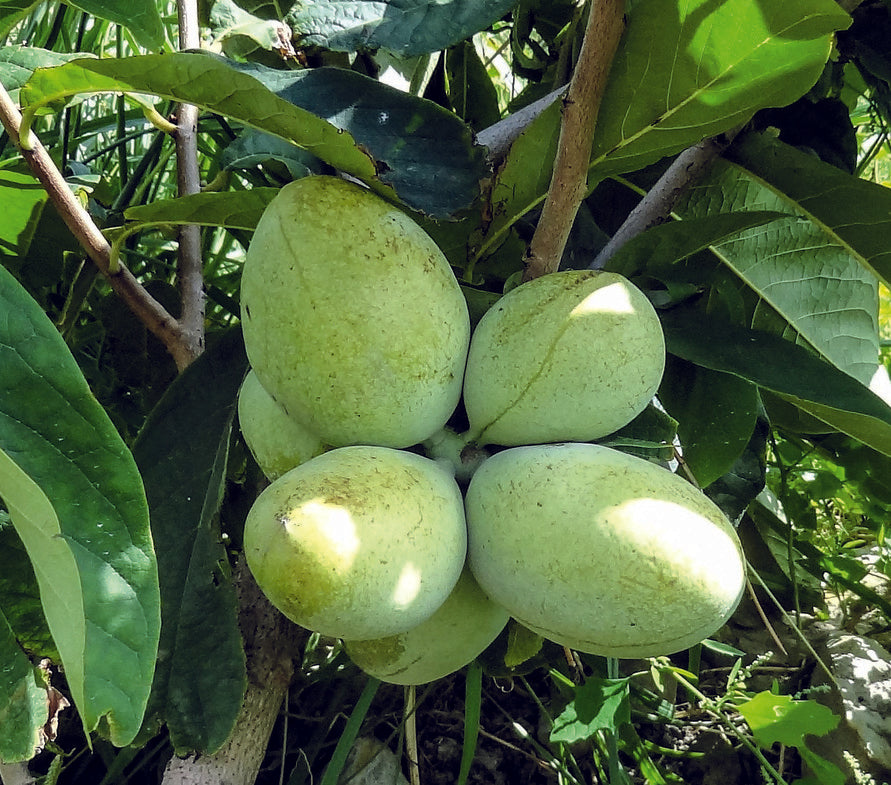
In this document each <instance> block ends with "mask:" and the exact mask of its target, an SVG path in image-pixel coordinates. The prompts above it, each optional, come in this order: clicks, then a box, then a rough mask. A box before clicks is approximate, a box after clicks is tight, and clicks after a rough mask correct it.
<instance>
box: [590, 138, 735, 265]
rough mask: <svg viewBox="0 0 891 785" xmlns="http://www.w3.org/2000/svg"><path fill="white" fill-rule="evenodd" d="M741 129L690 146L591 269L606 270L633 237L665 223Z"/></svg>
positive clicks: (637, 207)
mask: <svg viewBox="0 0 891 785" xmlns="http://www.w3.org/2000/svg"><path fill="white" fill-rule="evenodd" d="M736 133H737V131H732V132H730V133H726V134H722V135H721V136H716V137H714V138H710V139H703V140H702V141H701V142H699V143H698V144H694V145H693V146H692V147H688V148H687V149H686V150H684V151H683V152H682V153H681V154H680V155H679V156H678V157H677V158H675V159H674V161H672V163H671V165H670V166H669V167H668V169H666V170H665V172H664V173H663V174H662V176H661V177H660V178H659V179H658V180H657V181H656V184H655V185H654V186H653V187H652V188H651V189H650V190H649V191H648V192H647V194H646V196H644V198H643V199H641V201H640V202H639V203H638V205H637V206H636V207H635V208H634V209H633V210H632V211H631V212H630V213H629V214H628V217H627V218H626V219H625V221H624V222H623V223H622V225H621V226H620V227H619V228H618V230H617V231H616V233H615V234H614V235H613V236H612V237H611V238H610V240H609V242H608V243H607V244H606V245H605V246H604V247H603V249H602V250H601V251H600V253H598V254H597V256H596V257H595V259H594V261H593V262H591V264H590V265H589V269H591V270H602V269H603V268H604V267H605V266H606V263H607V262H608V261H609V260H610V259H611V258H612V257H613V256H614V255H615V254H616V252H617V251H618V250H619V249H620V248H621V247H622V246H623V245H625V243H627V242H628V241H629V240H630V239H631V238H632V237H636V236H637V235H639V234H640V233H641V232H643V231H644V230H645V229H649V228H650V227H652V226H657V225H658V224H661V223H664V222H665V221H667V220H668V219H669V217H670V216H671V213H672V211H673V210H674V208H675V205H677V203H678V200H679V199H680V198H681V195H682V194H683V193H684V192H685V191H686V190H687V189H688V188H689V187H690V184H691V183H693V182H695V181H696V180H698V179H699V178H700V177H701V176H702V174H703V173H704V172H705V170H706V169H707V168H708V167H709V165H710V164H711V163H712V161H714V159H715V158H717V157H718V156H719V155H720V154H721V153H722V152H724V150H726V149H727V146H728V145H729V144H730V142H731V141H733V137H734V136H736Z"/></svg>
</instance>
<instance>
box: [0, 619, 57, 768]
mask: <svg viewBox="0 0 891 785" xmlns="http://www.w3.org/2000/svg"><path fill="white" fill-rule="evenodd" d="M0 662H2V663H3V667H2V668H0V761H2V762H3V763H15V762H18V761H26V760H30V759H31V758H33V757H34V754H35V752H37V751H38V750H39V749H40V747H41V746H42V741H43V734H42V732H43V726H44V725H45V724H46V721H47V717H48V705H47V696H46V687H45V686H44V685H43V684H42V683H41V679H40V677H39V676H38V674H37V671H36V670H35V668H34V666H33V665H31V661H30V660H29V659H28V657H27V656H26V655H25V653H24V652H23V651H22V650H21V649H20V648H19V645H18V643H17V641H16V639H15V635H14V634H13V631H12V628H11V627H10V626H9V623H8V622H7V621H6V617H5V616H4V615H3V613H2V611H0Z"/></svg>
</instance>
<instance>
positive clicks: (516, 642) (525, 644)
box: [504, 622, 544, 668]
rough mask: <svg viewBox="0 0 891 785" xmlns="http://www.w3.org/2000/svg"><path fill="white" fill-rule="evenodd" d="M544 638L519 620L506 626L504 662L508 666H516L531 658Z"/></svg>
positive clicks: (537, 651) (536, 652) (539, 647)
mask: <svg viewBox="0 0 891 785" xmlns="http://www.w3.org/2000/svg"><path fill="white" fill-rule="evenodd" d="M543 643H544V638H543V637H542V636H541V635H539V634H538V633H537V632H533V631H532V630H530V629H529V628H528V627H524V626H523V625H522V624H520V623H519V622H515V623H513V624H511V625H510V626H509V627H508V633H507V651H506V652H505V653H504V664H505V665H506V666H507V667H508V668H516V667H517V665H522V664H523V663H524V662H526V661H527V660H531V659H532V658H533V657H534V656H535V655H536V654H538V653H539V652H540V651H541V647H542V645H543Z"/></svg>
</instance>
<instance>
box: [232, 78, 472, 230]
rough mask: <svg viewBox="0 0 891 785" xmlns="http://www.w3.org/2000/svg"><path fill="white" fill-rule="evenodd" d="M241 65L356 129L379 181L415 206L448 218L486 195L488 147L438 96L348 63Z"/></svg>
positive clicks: (330, 118) (348, 128) (291, 98)
mask: <svg viewBox="0 0 891 785" xmlns="http://www.w3.org/2000/svg"><path fill="white" fill-rule="evenodd" d="M241 68H242V69H243V70H245V71H246V72H247V73H250V74H252V75H253V76H254V77H256V78H257V79H258V80H259V81H261V82H262V83H263V84H265V85H266V87H268V88H269V89H270V90H272V91H273V92H274V93H276V94H277V95H278V96H280V97H281V98H284V99H286V100H287V101H290V102H291V103H293V104H294V105H295V106H299V107H301V108H302V109H305V110H306V111H308V112H311V113H312V114H313V115H317V116H318V117H321V118H324V119H325V120H327V121H328V122H330V123H331V125H332V126H334V127H336V128H339V129H342V130H343V131H346V132H348V133H349V134H351V135H352V136H353V138H354V139H355V140H356V141H357V143H358V144H359V145H360V146H361V149H363V150H366V151H367V152H368V153H369V154H370V155H371V156H372V157H373V158H374V160H375V162H376V163H375V165H376V167H377V177H378V178H379V179H380V181H381V182H383V183H386V184H387V185H390V186H392V187H393V189H394V190H395V191H396V193H397V195H398V196H399V198H400V199H401V200H402V201H403V202H405V203H406V204H407V205H409V206H410V207H413V208H415V209H418V210H421V211H422V212H425V213H428V214H430V215H431V216H432V217H434V218H446V217H448V216H450V215H452V214H453V213H455V212H457V211H458V210H460V209H461V208H462V207H466V206H467V205H468V204H470V203H471V202H472V201H473V200H474V199H475V198H476V197H477V196H478V195H479V190H480V185H479V183H480V180H481V179H482V178H483V177H485V176H486V172H487V170H486V165H485V161H484V157H483V150H482V148H480V147H478V146H475V144H474V141H473V136H472V134H471V131H470V128H468V127H467V126H466V125H465V124H464V123H462V122H461V121H460V120H459V119H458V118H457V117H455V115H454V114H452V113H451V112H448V111H446V110H445V109H443V108H442V107H441V106H438V105H437V104H434V103H433V102H432V101H428V100H425V99H423V98H418V97H417V96H413V95H410V94H408V93H404V92H402V91H400V90H396V89H395V88H392V87H389V86H388V85H385V84H382V83H381V82H378V81H376V80H374V79H370V78H368V77H366V76H362V75H361V74H358V73H355V72H354V71H348V70H345V69H342V68H313V69H310V70H306V71H281V70H277V69H273V68H266V67H264V66H260V65H245V66H241ZM312 152H313V153H315V154H316V155H319V153H318V152H317V151H316V150H312ZM319 157H323V156H321V155H319ZM329 163H332V164H333V162H331V161H329ZM434 182H435V183H436V187H435V188H431V187H430V184H431V183H434Z"/></svg>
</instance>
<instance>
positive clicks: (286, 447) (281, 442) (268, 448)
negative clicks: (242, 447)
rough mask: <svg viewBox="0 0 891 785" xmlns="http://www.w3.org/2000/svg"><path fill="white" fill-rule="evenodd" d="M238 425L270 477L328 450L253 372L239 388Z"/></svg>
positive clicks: (249, 447)
mask: <svg viewBox="0 0 891 785" xmlns="http://www.w3.org/2000/svg"><path fill="white" fill-rule="evenodd" d="M238 424H239V426H240V427H241V435H242V436H244V440H245V442H246V443H247V446H248V449H249V450H250V451H251V454H252V455H253V456H254V460H256V461H257V465H258V466H259V467H260V468H261V469H262V470H263V474H265V475H266V476H267V477H268V478H269V479H270V480H275V479H276V478H278V477H281V476H282V475H283V474H284V473H285V472H287V471H290V470H291V469H293V468H294V467H295V466H299V465H300V464H301V463H306V461H308V460H309V459H310V458H313V457H314V456H316V455H319V454H321V453H322V452H324V451H325V445H324V444H322V442H321V441H319V437H318V436H316V435H315V434H314V433H312V432H311V431H308V430H306V428H304V427H303V426H302V425H301V424H300V423H298V422H297V421H296V420H293V419H292V418H291V417H288V415H287V414H285V411H284V409H282V408H281V407H280V406H279V405H278V404H277V403H276V402H275V400H274V399H273V397H272V396H271V395H270V394H269V393H268V392H266V390H264V389H263V385H261V384H260V380H259V379H258V378H257V374H255V373H254V372H253V371H251V372H250V373H248V375H247V376H246V377H245V379H244V382H242V385H241V389H240V390H239V391H238Z"/></svg>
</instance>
